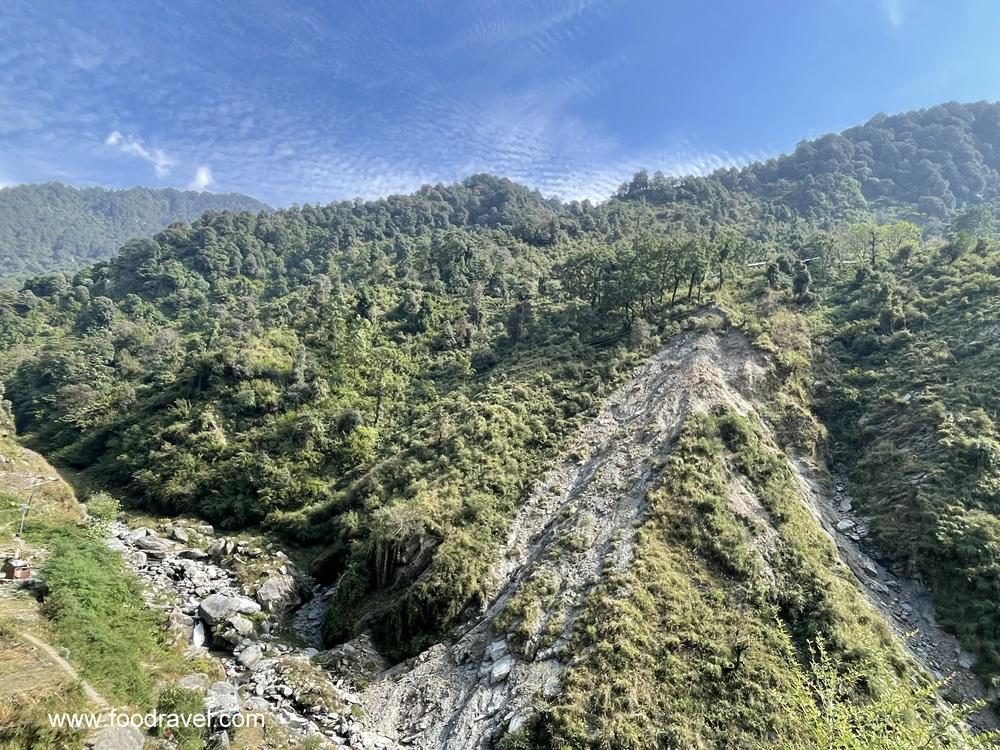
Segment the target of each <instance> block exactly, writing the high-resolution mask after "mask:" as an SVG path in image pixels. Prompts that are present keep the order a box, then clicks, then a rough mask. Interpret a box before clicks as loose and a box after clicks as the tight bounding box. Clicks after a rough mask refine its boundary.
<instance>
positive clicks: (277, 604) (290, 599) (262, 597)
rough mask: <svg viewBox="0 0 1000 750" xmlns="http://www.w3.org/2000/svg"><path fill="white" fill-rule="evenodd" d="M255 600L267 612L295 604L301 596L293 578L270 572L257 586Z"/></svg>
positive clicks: (280, 610)
mask: <svg viewBox="0 0 1000 750" xmlns="http://www.w3.org/2000/svg"><path fill="white" fill-rule="evenodd" d="M257 601H259V602H260V603H261V606H262V607H264V609H266V610H267V611H268V612H283V611H285V610H287V609H291V608H292V607H295V606H297V605H298V604H299V603H300V602H301V601H302V597H301V596H299V587H298V584H296V582H295V579H294V578H293V577H292V576H290V575H287V574H284V575H283V574H281V573H271V574H270V575H268V577H267V580H266V581H264V582H263V583H262V584H260V586H258V587H257Z"/></svg>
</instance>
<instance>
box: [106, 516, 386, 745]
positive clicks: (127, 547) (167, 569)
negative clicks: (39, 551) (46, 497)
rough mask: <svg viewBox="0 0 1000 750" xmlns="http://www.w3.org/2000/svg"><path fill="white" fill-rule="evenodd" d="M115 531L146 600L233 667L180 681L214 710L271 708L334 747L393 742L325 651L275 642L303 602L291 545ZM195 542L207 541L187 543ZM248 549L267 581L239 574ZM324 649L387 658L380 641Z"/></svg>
mask: <svg viewBox="0 0 1000 750" xmlns="http://www.w3.org/2000/svg"><path fill="white" fill-rule="evenodd" d="M111 531H112V533H113V535H114V536H113V537H112V538H110V539H109V540H108V546H109V547H110V548H112V549H114V550H116V551H118V552H120V553H121V554H122V555H123V557H124V559H125V561H126V563H127V564H128V565H129V567H130V568H131V569H132V570H133V571H135V573H136V574H137V575H138V576H139V577H140V578H141V579H142V580H143V582H144V583H145V584H146V592H145V599H146V603H147V605H148V606H149V607H151V608H157V609H163V610H165V615H166V616H165V622H166V626H167V628H168V629H169V630H170V631H171V632H172V633H174V635H175V637H176V638H177V639H178V641H179V642H182V643H186V644H189V645H190V649H191V651H192V652H204V649H203V648H201V646H202V643H204V644H205V645H206V646H209V647H211V648H212V649H213V650H214V652H213V655H214V656H215V657H216V658H217V659H219V661H220V663H221V666H222V667H223V669H224V670H225V673H226V679H225V680H222V681H217V682H214V683H211V684H209V683H208V679H207V678H206V676H205V675H201V674H193V675H188V676H187V677H185V678H183V679H182V680H181V681H180V684H181V686H182V687H186V688H188V689H194V690H199V691H201V692H202V693H203V695H204V697H205V707H206V710H207V711H209V712H211V713H213V714H216V715H218V714H222V713H226V714H236V713H239V712H240V711H243V710H247V711H257V712H264V713H266V714H269V715H271V716H273V718H274V719H275V720H276V721H278V722H280V723H281V724H283V725H285V726H286V727H287V728H288V729H289V730H291V731H292V732H293V733H295V734H299V735H303V736H311V735H317V736H319V737H321V738H323V739H324V741H325V742H326V746H330V745H332V746H334V747H337V746H340V747H349V748H357V749H360V750H372V749H375V748H392V747H395V744H394V743H393V742H392V741H390V740H388V739H386V738H384V737H380V736H378V735H376V734H373V733H370V732H368V731H366V728H365V726H364V725H363V724H362V723H361V722H360V721H359V720H358V719H357V718H356V716H355V714H358V713H360V712H358V711H357V709H355V708H353V707H355V706H357V705H358V704H359V703H360V699H359V698H357V697H356V696H355V695H354V694H352V693H351V692H349V690H348V689H347V688H346V687H345V682H344V680H343V679H338V680H336V681H335V680H333V679H331V677H330V676H329V675H328V674H327V672H325V671H324V670H323V669H322V668H321V667H320V666H318V665H317V664H316V663H314V662H313V661H312V659H313V658H314V657H317V656H318V655H319V652H318V651H317V649H315V648H305V649H299V648H295V647H292V646H289V645H287V644H285V643H281V642H279V641H278V640H277V638H276V636H277V635H278V634H279V633H280V629H281V628H282V627H283V625H284V621H285V618H284V614H285V613H286V612H288V610H289V608H290V607H292V606H294V605H295V604H297V603H298V602H299V601H300V597H299V591H298V584H297V582H296V579H295V576H294V574H293V569H292V567H291V563H290V562H289V561H288V558H287V557H286V556H285V555H284V553H282V552H280V551H273V550H264V549H261V548H259V547H254V546H252V545H250V544H248V543H246V542H240V541H237V540H235V539H230V538H224V537H220V538H212V537H213V530H212V529H211V527H208V526H201V527H199V528H195V529H186V528H182V527H174V528H172V529H169V530H167V531H166V532H163V531H161V532H157V531H155V530H153V529H149V528H145V527H141V528H136V529H129V528H128V527H127V526H125V525H124V524H121V523H116V524H113V525H112V527H111ZM195 544H197V545H199V546H188V545H195ZM240 557H242V558H249V559H253V560H254V561H255V562H259V563H261V565H260V568H261V570H262V571H263V572H262V580H260V581H256V582H253V583H251V584H250V585H242V584H241V583H240V582H239V580H238V579H237V576H236V575H235V574H234V571H233V569H232V567H231V565H230V564H229V563H231V562H232V561H234V560H235V561H237V562H238V561H239V558H240ZM255 570H256V568H255ZM326 598H327V597H323V598H322V599H321V600H320V602H319V604H318V605H313V606H312V607H311V608H310V610H309V612H310V616H311V617H313V618H318V617H321V614H320V613H321V611H322V606H323V605H324V604H325V601H326ZM303 609H305V608H303ZM292 619H295V618H294V617H293V618H292ZM199 633H201V634H203V635H202V636H201V637H199ZM368 646H370V644H368ZM373 654H374V656H373ZM323 656H325V657H326V659H327V660H328V661H330V662H331V663H332V664H335V665H337V666H346V665H347V664H348V663H349V662H351V659H352V657H355V656H357V657H358V658H359V659H362V661H364V663H365V664H366V665H367V666H368V667H369V669H376V668H381V666H382V663H381V661H380V659H378V657H377V652H374V648H369V647H367V646H364V645H363V646H351V645H349V644H345V645H344V646H342V647H341V648H340V649H339V650H336V651H335V652H332V655H331V654H327V653H324V655H323Z"/></svg>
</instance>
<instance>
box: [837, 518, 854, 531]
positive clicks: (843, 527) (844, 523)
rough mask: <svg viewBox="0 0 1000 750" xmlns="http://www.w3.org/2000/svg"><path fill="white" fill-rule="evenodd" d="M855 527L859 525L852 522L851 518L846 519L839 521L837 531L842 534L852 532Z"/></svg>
mask: <svg viewBox="0 0 1000 750" xmlns="http://www.w3.org/2000/svg"><path fill="white" fill-rule="evenodd" d="M855 526H857V524H856V523H855V522H854V521H852V520H851V519H850V518H845V519H843V520H841V521H837V531H840V532H844V531H850V530H851V529H853V528H854V527H855Z"/></svg>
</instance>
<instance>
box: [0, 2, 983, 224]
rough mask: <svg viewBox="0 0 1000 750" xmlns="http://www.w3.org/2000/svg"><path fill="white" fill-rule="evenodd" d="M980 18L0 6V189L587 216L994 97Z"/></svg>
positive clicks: (779, 9)
mask: <svg viewBox="0 0 1000 750" xmlns="http://www.w3.org/2000/svg"><path fill="white" fill-rule="evenodd" d="M998 38H1000V6H998V5H997V4H996V3H995V2H994V0H968V1H967V2H964V1H963V0H954V1H953V2H939V1H938V0H924V1H922V2H920V1H918V0H843V1H841V2H835V1H834V0H780V1H779V0H759V1H757V2H751V1H750V0H742V1H724V0H718V1H716V2H710V1H708V0H704V1H702V2H695V1H694V0H691V1H689V2H672V1H670V0H534V1H532V2H521V1H519V0H482V1H479V0H472V1H469V2H443V1H440V2H439V1H438V0H389V1H388V2H374V1H372V2H366V1H365V0H355V2H350V3H346V2H345V3H342V2H329V1H328V2H309V0H298V1H297V2H284V0H268V1H266V2H265V1H262V0H240V2H224V1H222V0H170V1H169V2H155V1H152V0H133V2H121V1H120V0H118V1H114V2H112V1H111V0H87V1H86V2H85V1H84V0H78V1H77V2H68V1H66V0H5V2H4V3H3V8H2V9H0V184H14V183H18V182H36V181H43V180H61V181H63V182H67V183H69V184H74V185H87V184H97V185H104V186H108V187H128V186H131V185H136V184H140V185H150V186H172V187H181V188H183V187H188V186H190V187H194V188H200V189H209V190H214V191H239V192H244V193H248V194H250V195H253V196H255V197H258V198H261V199H263V200H266V201H268V202H269V203H271V204H273V205H278V206H280V205H289V204H291V203H293V202H298V203H304V202H328V201H331V200H339V199H348V198H353V197H355V196H361V197H375V196H379V195H385V194H388V193H393V192H408V191H410V190H413V189H415V188H417V187H419V186H420V185H421V184H424V183H428V182H431V183H434V182H450V181H453V180H457V179H461V178H462V177H464V176H466V175H468V174H471V173H475V172H480V171H488V172H494V173H497V174H502V175H506V176H509V177H511V178H513V179H515V180H518V181H520V182H523V183H526V184H528V185H531V186H534V187H538V188H540V189H541V190H542V191H543V192H545V193H546V194H553V195H560V196H562V197H564V198H583V197H589V198H602V197H606V196H607V195H608V194H610V193H611V192H612V191H613V190H614V189H615V187H616V186H617V185H618V184H619V183H621V182H622V181H623V180H625V179H627V178H628V177H629V176H630V175H631V174H632V173H633V172H634V171H636V170H637V169H639V168H641V167H646V168H648V169H650V170H656V169H662V170H663V171H665V172H667V173H673V174H688V173H705V172H708V171H711V170H712V169H715V168H717V167H720V166H726V165H731V164H742V163H745V162H747V161H750V160H754V159H758V158H765V157H767V156H771V155H775V154H777V153H780V152H782V151H786V150H789V149H791V148H793V147H794V145H795V144H796V143H797V142H798V141H799V140H802V139H803V138H807V137H813V136H817V135H820V134H822V133H824V132H827V131H830V130H840V129H843V128H845V127H849V126H851V125H853V124H856V123H859V122H861V121H864V120H866V119H868V117H870V116H871V115H873V114H875V113H876V112H880V111H881V112H895V111H900V110H905V109H912V108H917V107H922V106H929V105H932V104H936V103H939V102H941V101H947V100H959V101H972V100H978V99H990V100H995V99H998V98H1000V45H998V44H997V39H998Z"/></svg>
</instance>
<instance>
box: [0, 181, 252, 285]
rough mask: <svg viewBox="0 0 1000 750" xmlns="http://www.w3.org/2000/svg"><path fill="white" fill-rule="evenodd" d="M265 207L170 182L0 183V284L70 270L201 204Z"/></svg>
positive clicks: (195, 212)
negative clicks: (119, 185)
mask: <svg viewBox="0 0 1000 750" xmlns="http://www.w3.org/2000/svg"><path fill="white" fill-rule="evenodd" d="M269 209H270V207H269V206H268V205H267V204H265V203H262V202H261V201H258V200H255V199H254V198H250V197H248V196H246V195H240V194H239V193H218V194H214V193H199V192H195V191H193V190H174V189H173V188H164V189H156V190H154V189H151V188H143V187H134V188H131V189H129V190H106V189H104V188H98V187H89V188H73V187H68V186H66V185H62V184H60V183H58V182H47V183H43V184H37V185H18V186H16V187H9V188H5V189H3V190H0V285H9V284H11V283H13V282H14V281H16V280H17V279H19V278H24V277H27V276H29V275H33V274H38V273H48V272H51V271H73V270H76V269H78V268H82V267H83V266H85V265H87V264H89V263H94V262H96V261H100V260H104V259H106V258H108V257H110V256H111V255H112V254H113V253H114V252H115V251H116V250H117V249H118V248H119V247H121V246H122V244H124V243H125V242H126V241H127V240H129V239H131V238H133V237H149V236H152V235H153V234H155V233H156V232H159V231H160V230H161V229H164V228H165V227H167V226H169V225H170V224H172V223H174V222H175V221H184V222H192V221H194V220H195V219H197V218H198V217H199V216H201V214H203V213H204V212H205V211H254V212H257V211H262V210H269Z"/></svg>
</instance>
